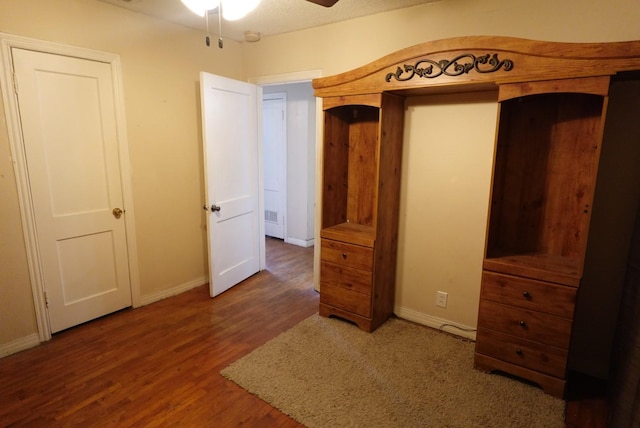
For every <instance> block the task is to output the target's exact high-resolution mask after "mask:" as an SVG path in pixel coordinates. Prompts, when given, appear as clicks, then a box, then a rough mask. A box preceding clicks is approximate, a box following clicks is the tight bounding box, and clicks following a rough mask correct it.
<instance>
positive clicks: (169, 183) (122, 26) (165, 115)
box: [0, 0, 243, 349]
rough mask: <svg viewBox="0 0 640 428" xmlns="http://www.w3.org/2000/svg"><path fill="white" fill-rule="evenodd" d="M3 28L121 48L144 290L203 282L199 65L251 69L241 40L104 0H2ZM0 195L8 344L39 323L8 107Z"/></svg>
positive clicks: (146, 296)
mask: <svg viewBox="0 0 640 428" xmlns="http://www.w3.org/2000/svg"><path fill="white" fill-rule="evenodd" d="M0 31H1V32H4V33H10V34H15V35H20V36H25V37H31V38H35V39H40V40H47V41H53V42H58V43H64V44H68V45H73V46H80V47H84V48H90V49H95V50H101V51H106V52H111V53H116V54H119V55H120V56H121V61H122V73H123V86H124V96H125V109H126V121H127V131H128V132H127V135H128V143H129V151H130V159H131V169H132V187H133V199H134V209H135V217H136V228H137V230H136V232H137V236H136V239H137V245H138V254H137V257H138V261H139V274H140V293H141V297H142V300H143V301H150V300H153V299H154V298H156V297H157V296H159V295H162V294H163V293H166V292H167V290H171V289H174V288H178V289H179V288H180V287H181V286H184V285H185V284H187V285H189V284H201V283H204V281H205V278H206V276H207V274H208V273H207V263H206V240H205V235H204V234H203V225H204V217H203V214H202V209H201V208H200V207H201V205H202V195H203V192H204V191H203V182H202V167H201V165H202V150H201V147H200V146H201V135H200V101H199V89H198V88H199V87H198V81H199V77H198V73H199V72H200V71H201V70H206V71H209V72H212V73H216V74H220V75H224V76H228V77H233V78H243V72H242V61H241V54H242V50H241V45H239V44H238V43H235V42H231V41H227V42H226V43H225V48H224V50H220V49H218V48H217V47H211V48H207V47H206V46H205V44H204V35H203V34H201V33H199V32H196V31H194V30H190V29H187V28H185V27H181V26H177V25H174V24H169V23H166V22H162V21H159V20H156V19H153V18H151V17H148V16H145V15H141V14H137V13H131V12H128V11H126V10H124V9H122V8H118V7H115V6H111V5H107V4H105V3H102V2H99V1H96V0H0ZM0 201H1V207H2V209H1V210H0V239H1V240H0V266H1V267H0V349H2V348H1V347H2V346H3V345H5V346H6V345H7V344H10V343H13V342H15V341H19V340H20V339H22V338H24V337H25V336H29V335H33V334H34V333H36V332H37V326H36V323H35V314H34V308H33V300H32V295H31V284H30V281H29V274H28V268H27V261H26V253H25V245H24V240H23V236H22V228H21V222H20V213H19V209H18V200H17V190H16V182H15V176H14V172H13V167H12V164H11V162H10V149H9V142H8V134H7V130H6V124H5V119H4V114H2V115H1V118H0Z"/></svg>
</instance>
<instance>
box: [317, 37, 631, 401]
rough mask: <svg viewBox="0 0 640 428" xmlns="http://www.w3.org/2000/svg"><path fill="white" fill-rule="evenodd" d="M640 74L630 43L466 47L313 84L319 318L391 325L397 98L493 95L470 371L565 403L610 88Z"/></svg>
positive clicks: (426, 51)
mask: <svg viewBox="0 0 640 428" xmlns="http://www.w3.org/2000/svg"><path fill="white" fill-rule="evenodd" d="M638 70H640V42H638V41H631V42H616V43H554V42H539V41H531V40H523V39H516V38H506V37H461V38H454V39H447V40H438V41H433V42H427V43H423V44H420V45H416V46H412V47H409V48H406V49H403V50H400V51H397V52H395V53H392V54H390V55H387V56H385V57H383V58H381V59H379V60H377V61H374V62H372V63H370V64H367V65H365V66H362V67H359V68H357V69H355V70H352V71H348V72H345V73H341V74H338V75H335V76H329V77H325V78H320V79H316V80H314V82H313V86H314V88H315V94H316V96H318V97H321V98H323V101H324V110H325V134H324V135H325V137H324V158H323V159H324V169H323V196H322V204H323V205H322V228H321V230H322V232H321V237H322V244H321V245H322V249H321V251H322V253H321V260H322V267H321V272H320V282H321V286H320V293H321V296H320V314H321V315H325V316H331V315H336V316H340V317H343V318H346V319H348V320H350V321H353V322H355V323H357V324H358V325H359V326H360V328H362V329H363V330H367V331H372V330H374V329H375V328H376V327H378V326H379V325H380V324H381V323H382V322H384V320H385V319H386V318H388V317H389V316H390V315H391V314H392V311H393V296H394V288H395V285H394V282H395V245H397V204H398V201H397V196H398V193H399V191H398V179H397V174H398V171H399V168H400V165H399V163H398V157H399V153H400V151H401V148H400V143H401V142H400V143H399V142H398V140H401V139H402V133H401V129H402V127H403V123H402V120H403V114H402V109H401V108H400V107H399V104H400V103H401V102H400V101H398V98H399V97H410V96H414V95H421V94H432V93H443V92H447V93H454V92H466V91H482V90H488V89H492V90H496V89H497V93H498V102H499V108H500V115H499V121H498V126H497V136H496V157H495V164H494V172H493V180H492V191H491V200H490V203H489V208H488V209H489V224H488V228H487V240H486V251H485V257H484V264H483V275H482V284H481V298H480V302H479V317H478V333H477V342H476V356H475V365H476V367H477V368H479V369H482V370H486V371H493V370H498V371H503V372H506V373H509V374H512V375H516V376H519V377H521V378H524V379H528V380H530V381H533V382H536V383H538V384H539V385H541V386H542V387H543V389H544V390H545V391H546V392H548V393H550V394H553V395H557V396H563V395H564V391H565V385H566V378H567V361H568V355H569V351H570V344H571V337H572V329H573V327H574V326H573V321H574V310H575V305H576V300H577V296H578V290H579V287H580V285H581V282H582V278H583V272H584V262H585V254H586V252H587V249H588V248H589V245H590V242H589V230H590V222H591V213H592V210H593V204H594V193H595V186H596V178H597V173H598V165H599V158H600V150H601V146H602V138H603V129H604V126H605V122H606V114H607V103H608V96H609V87H610V82H611V81H612V79H616V78H618V77H619V76H622V75H625V74H628V73H630V72H634V71H638ZM387 99H392V100H393V102H388V103H387V102H385V100H387ZM385 167H386V170H384V171H383V168H385ZM387 180H388V181H387ZM385 190H386V191H389V195H388V197H387V196H384V197H383V196H381V192H383V191H385ZM387 211H388V212H389V213H391V214H389V215H387ZM383 215H384V216H385V217H384V220H383V219H382V216H383ZM594 245H595V244H594ZM620 245H624V244H623V243H621V244H620ZM603 263H605V262H604V261H603ZM605 268H606V267H605ZM610 269H616V267H615V266H612V267H611V268H610ZM602 286H606V285H605V284H602Z"/></svg>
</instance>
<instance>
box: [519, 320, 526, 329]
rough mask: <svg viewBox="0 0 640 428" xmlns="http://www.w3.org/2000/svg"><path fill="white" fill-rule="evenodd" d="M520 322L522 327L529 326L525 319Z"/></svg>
mask: <svg viewBox="0 0 640 428" xmlns="http://www.w3.org/2000/svg"><path fill="white" fill-rule="evenodd" d="M518 324H520V327H522V328H527V323H526V322H524V321H520V322H519V323H518Z"/></svg>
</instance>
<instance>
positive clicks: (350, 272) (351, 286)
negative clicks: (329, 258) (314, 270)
mask: <svg viewBox="0 0 640 428" xmlns="http://www.w3.org/2000/svg"><path fill="white" fill-rule="evenodd" d="M320 280H321V281H322V283H323V284H324V283H331V284H333V285H336V286H339V287H342V288H345V289H348V290H353V291H357V292H358V293H361V294H364V295H367V296H370V295H371V280H372V273H371V271H370V270H361V269H354V268H350V267H346V266H344V265H338V264H335V263H329V262H326V261H324V260H323V261H322V262H320ZM320 290H321V293H324V290H323V289H322V288H321V289H320ZM366 299H367V300H368V299H369V298H368V297H367V298H366Z"/></svg>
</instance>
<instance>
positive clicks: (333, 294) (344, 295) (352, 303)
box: [320, 282, 371, 319]
mask: <svg viewBox="0 0 640 428" xmlns="http://www.w3.org/2000/svg"><path fill="white" fill-rule="evenodd" d="M320 290H321V293H320V303H322V304H325V305H329V306H333V307H335V308H339V309H342V310H344V311H346V312H352V313H354V314H357V315H360V316H363V317H365V318H371V296H369V295H366V294H363V293H359V292H357V291H355V290H348V289H346V288H344V287H341V286H339V285H336V284H333V283H330V282H321V283H320ZM347 319H349V318H347Z"/></svg>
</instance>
